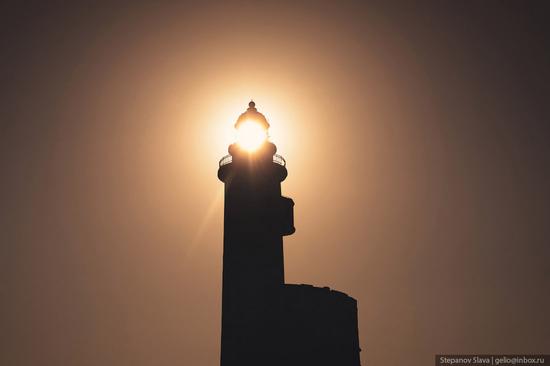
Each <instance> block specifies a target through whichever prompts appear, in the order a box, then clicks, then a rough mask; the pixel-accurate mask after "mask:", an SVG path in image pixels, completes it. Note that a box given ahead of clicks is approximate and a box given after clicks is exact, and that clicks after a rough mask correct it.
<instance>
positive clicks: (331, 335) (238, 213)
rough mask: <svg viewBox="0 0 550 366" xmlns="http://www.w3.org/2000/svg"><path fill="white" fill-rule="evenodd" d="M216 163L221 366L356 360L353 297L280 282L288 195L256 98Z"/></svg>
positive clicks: (289, 222) (288, 229)
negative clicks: (221, 196) (220, 198)
mask: <svg viewBox="0 0 550 366" xmlns="http://www.w3.org/2000/svg"><path fill="white" fill-rule="evenodd" d="M235 128H236V131H237V141H236V142H235V143H234V144H232V145H230V146H229V149H228V150H229V155H227V156H225V157H223V158H222V159H221V160H220V163H219V169H218V178H219V179H220V180H221V181H222V182H223V183H224V184H225V207H224V238H223V288H222V335H221V366H252V365H254V366H258V365H262V366H270V365H273V366H275V365H279V366H283V365H284V366H289V365H301V366H307V365H316V366H319V365H321V366H322V365H329V364H330V365H335V366H336V365H341V366H348V365H350V366H357V365H359V342H358V335H357V303H356V301H355V300H354V299H353V298H351V297H349V296H347V295H345V294H343V293H341V292H338V291H332V290H330V289H329V288H328V287H324V288H317V287H313V286H308V285H287V284H285V279H284V260H283V236H285V235H291V234H292V233H294V231H295V229H294V215H293V208H294V202H293V201H292V199H290V198H287V197H284V196H282V195H281V182H282V181H283V180H285V178H286V177H287V169H286V162H285V159H284V158H283V157H282V156H280V155H278V154H277V147H276V146H275V144H273V143H272V142H270V141H269V139H268V130H269V123H268V121H267V119H266V118H265V116H264V115H263V114H261V113H259V112H258V110H257V109H256V106H255V103H254V102H252V101H251V102H250V103H249V105H248V109H247V110H246V111H245V112H244V113H243V114H241V115H240V116H239V118H238V119H237V122H236V123H235Z"/></svg>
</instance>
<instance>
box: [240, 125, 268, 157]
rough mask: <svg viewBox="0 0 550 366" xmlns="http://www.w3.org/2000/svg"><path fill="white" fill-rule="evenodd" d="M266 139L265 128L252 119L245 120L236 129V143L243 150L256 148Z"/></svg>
mask: <svg viewBox="0 0 550 366" xmlns="http://www.w3.org/2000/svg"><path fill="white" fill-rule="evenodd" d="M266 139H267V132H266V130H265V129H264V128H263V127H262V126H260V125H259V124H258V123H256V122H254V121H245V122H243V123H242V124H241V125H240V126H239V128H238V129H237V143H238V144H239V146H241V147H242V148H243V149H245V150H248V151H254V150H256V149H257V148H259V147H260V146H261V145H262V144H263V143H264V141H265V140H266Z"/></svg>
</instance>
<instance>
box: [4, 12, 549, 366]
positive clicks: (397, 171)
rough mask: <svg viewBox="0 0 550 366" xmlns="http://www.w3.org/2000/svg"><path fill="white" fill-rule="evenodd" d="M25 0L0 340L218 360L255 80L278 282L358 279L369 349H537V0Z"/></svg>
mask: <svg viewBox="0 0 550 366" xmlns="http://www.w3.org/2000/svg"><path fill="white" fill-rule="evenodd" d="M16 3H17V2H10V4H7V3H3V5H1V6H0V14H2V21H1V22H0V27H1V28H2V29H1V34H2V36H1V38H0V39H1V44H2V56H1V59H0V62H1V69H0V77H1V79H0V80H1V84H2V88H1V90H2V94H1V97H2V101H1V103H2V108H1V112H0V113H1V130H0V133H1V138H2V143H1V145H0V156H1V157H0V161H1V162H2V180H1V191H0V192H1V194H2V205H1V206H2V211H1V212H2V215H1V216H2V219H1V221H0V224H1V230H0V233H1V234H0V240H1V246H0V251H1V252H0V260H1V261H2V262H1V271H2V272H1V275H2V287H1V288H2V290H1V294H2V305H3V308H4V310H3V311H2V313H1V314H2V320H1V324H2V331H1V332H0V334H1V338H0V347H1V349H0V364H2V365H10V366H27V365H28V366H36V365H52V366H54V365H55V366H59V365H79V366H80V365H82V366H85V365H90V366H123V365H132V366H145V365H157V366H163V365H166V366H168V365H171V366H172V365H194V366H214V365H217V364H218V363H219V346H220V320H221V319H220V315H221V314H220V312H221V270H222V268H221V264H222V234H223V232H222V230H223V212H222V205H223V184H222V183H221V182H220V181H218V179H217V177H216V171H217V167H218V160H219V158H221V157H222V156H223V155H224V154H226V151H227V144H228V143H230V142H231V139H230V132H231V126H232V124H233V123H234V120H235V119H236V118H237V116H238V114H239V113H241V112H243V111H244V110H245V109H246V106H247V103H248V101H249V100H250V98H253V99H254V100H255V101H256V103H257V107H258V109H259V111H261V112H262V113H264V114H265V115H266V116H267V118H268V119H269V121H270V123H271V125H272V137H273V141H274V142H275V143H276V144H277V146H278V147H279V153H281V154H282V155H283V156H285V158H286V159H287V162H288V165H287V167H288V170H289V176H288V178H287V180H286V181H285V182H284V183H283V194H285V195H287V196H290V197H292V198H293V199H294V201H295V202H296V206H295V225H296V228H297V231H296V234H294V235H293V236H290V237H287V238H285V246H284V248H285V267H286V280H287V282H289V283H309V284H313V285H318V286H330V287H332V288H334V289H337V290H340V291H344V292H346V293H348V294H350V295H351V296H353V297H355V298H356V299H357V300H358V304H359V335H360V341H361V347H362V349H363V352H362V354H361V358H362V362H363V364H364V365H386V366H397V365H412V366H423V365H431V364H433V360H434V354H436V353H508V354H510V353H544V352H546V353H548V352H550V349H549V345H550V317H549V312H548V309H550V291H548V288H549V284H550V265H549V262H550V248H549V244H550V226H549V223H550V205H549V204H548V202H550V191H549V189H548V187H550V171H549V166H550V143H549V141H550V123H549V121H550V118H549V115H550V113H549V109H550V100H549V96H550V74H549V73H550V50H549V48H548V39H547V38H545V33H547V31H548V25H547V23H548V12H545V11H544V7H543V6H542V4H544V2H535V1H530V2H520V1H517V2H504V1H499V2H496V1H478V2H474V1H456V2H451V1H436V2H432V3H427V2H421V3H415V4H413V2H403V3H396V2H394V3H393V4H387V3H386V2H368V3H366V2H363V1H361V2H359V1H358V2H345V1H342V2H340V1H338V2H336V1H316V2H313V1H311V2H307V1H295V2H286V3H285V2H277V1H270V2H265V3H262V2H232V1H224V2H220V3H208V2H198V1H197V2H195V3H191V2H189V3H179V4H178V3H176V2H165V3H162V2H154V4H153V2H143V3H141V2H139V1H134V2H128V3H127V4H126V5H120V4H119V5H116V6H115V5H112V4H105V5H97V4H93V2H92V3H90V4H88V5H82V4H79V5H75V4H74V2H60V1H53V2H36V3H35V4H32V3H27V4H26V5H16ZM46 3H49V5H46ZM539 5H540V6H539Z"/></svg>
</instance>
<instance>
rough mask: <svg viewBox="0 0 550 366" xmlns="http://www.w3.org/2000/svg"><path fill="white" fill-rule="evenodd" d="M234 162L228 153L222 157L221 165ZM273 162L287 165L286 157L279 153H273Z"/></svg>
mask: <svg viewBox="0 0 550 366" xmlns="http://www.w3.org/2000/svg"><path fill="white" fill-rule="evenodd" d="M232 162H233V156H231V155H226V156H224V157H223V158H221V159H220V167H222V166H224V165H227V164H231V163H232ZM273 162H274V163H275V164H279V165H280V166H286V160H285V158H283V157H282V156H281V155H279V154H274V155H273Z"/></svg>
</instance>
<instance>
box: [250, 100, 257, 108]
mask: <svg viewBox="0 0 550 366" xmlns="http://www.w3.org/2000/svg"><path fill="white" fill-rule="evenodd" d="M248 107H249V108H254V107H256V103H254V101H253V100H250V103H248Z"/></svg>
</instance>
